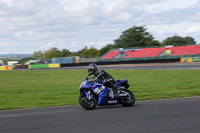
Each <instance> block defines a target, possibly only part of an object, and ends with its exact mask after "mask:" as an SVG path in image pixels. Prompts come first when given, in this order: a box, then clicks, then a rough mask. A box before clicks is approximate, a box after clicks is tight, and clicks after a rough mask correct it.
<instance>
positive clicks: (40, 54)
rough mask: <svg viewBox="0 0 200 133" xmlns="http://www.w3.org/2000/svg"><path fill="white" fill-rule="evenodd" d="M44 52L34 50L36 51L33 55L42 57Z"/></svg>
mask: <svg viewBox="0 0 200 133" xmlns="http://www.w3.org/2000/svg"><path fill="white" fill-rule="evenodd" d="M43 55H44V54H43V53H42V51H38V52H37V51H34V53H33V55H32V57H33V58H42V56H43Z"/></svg>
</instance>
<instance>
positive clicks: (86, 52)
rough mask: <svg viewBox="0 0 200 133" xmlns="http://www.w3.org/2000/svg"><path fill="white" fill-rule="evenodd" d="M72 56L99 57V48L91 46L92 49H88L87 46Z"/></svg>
mask: <svg viewBox="0 0 200 133" xmlns="http://www.w3.org/2000/svg"><path fill="white" fill-rule="evenodd" d="M72 56H80V57H82V58H98V57H99V50H98V49H96V48H94V47H91V48H90V49H87V47H85V48H83V49H81V50H79V51H78V52H74V53H73V54H72Z"/></svg>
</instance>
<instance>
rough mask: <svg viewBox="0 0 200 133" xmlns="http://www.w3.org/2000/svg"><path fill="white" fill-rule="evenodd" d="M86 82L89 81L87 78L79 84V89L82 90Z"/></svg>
mask: <svg viewBox="0 0 200 133" xmlns="http://www.w3.org/2000/svg"><path fill="white" fill-rule="evenodd" d="M86 82H87V81H86V80H85V81H84V82H82V83H81V85H80V86H79V90H80V89H81V88H82V87H83V86H85V85H86Z"/></svg>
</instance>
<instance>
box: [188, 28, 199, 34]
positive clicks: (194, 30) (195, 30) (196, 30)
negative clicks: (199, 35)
mask: <svg viewBox="0 0 200 133" xmlns="http://www.w3.org/2000/svg"><path fill="white" fill-rule="evenodd" d="M193 32H200V27H197V26H192V27H189V28H188V29H187V31H186V33H193Z"/></svg>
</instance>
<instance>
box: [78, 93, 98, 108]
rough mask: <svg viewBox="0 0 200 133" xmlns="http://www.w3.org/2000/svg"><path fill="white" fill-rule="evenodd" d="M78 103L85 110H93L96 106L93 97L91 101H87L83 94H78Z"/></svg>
mask: <svg viewBox="0 0 200 133" xmlns="http://www.w3.org/2000/svg"><path fill="white" fill-rule="evenodd" d="M79 103H80V105H81V106H82V107H83V108H85V109H87V110H92V109H95V108H96V106H97V100H96V98H95V97H93V98H92V99H91V100H88V98H87V96H86V95H85V94H84V93H81V94H80V96H79Z"/></svg>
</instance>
